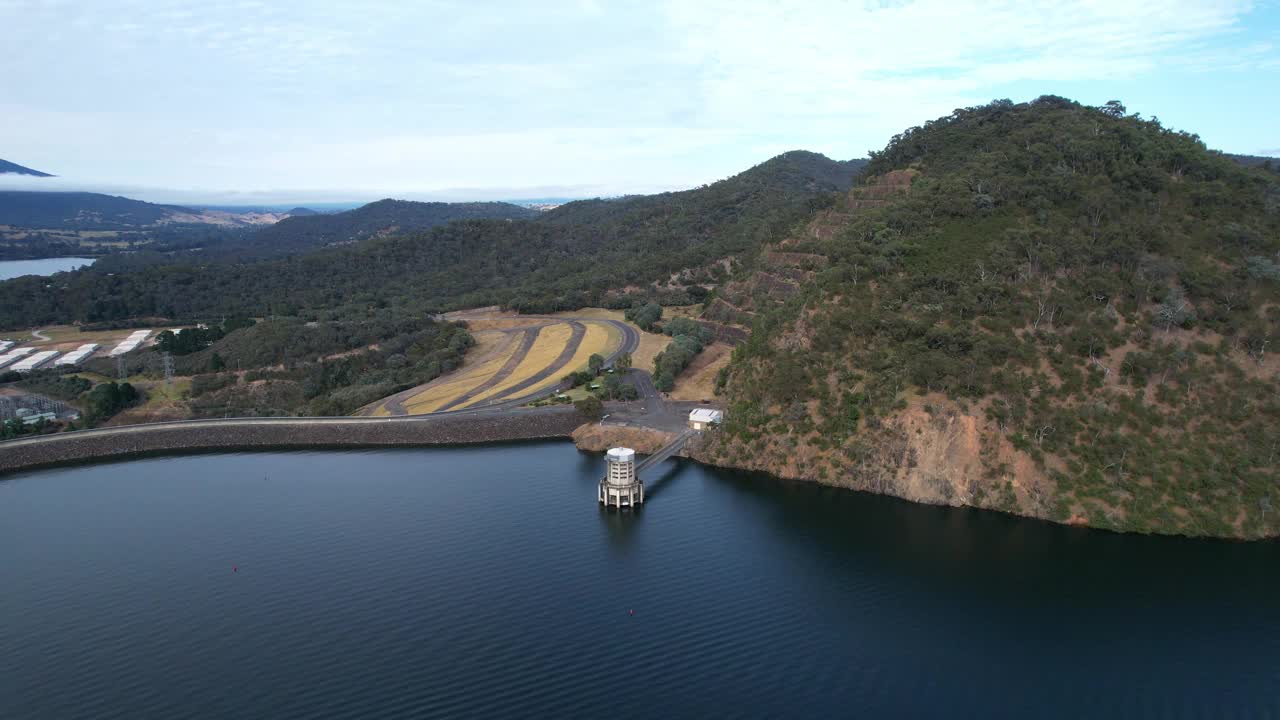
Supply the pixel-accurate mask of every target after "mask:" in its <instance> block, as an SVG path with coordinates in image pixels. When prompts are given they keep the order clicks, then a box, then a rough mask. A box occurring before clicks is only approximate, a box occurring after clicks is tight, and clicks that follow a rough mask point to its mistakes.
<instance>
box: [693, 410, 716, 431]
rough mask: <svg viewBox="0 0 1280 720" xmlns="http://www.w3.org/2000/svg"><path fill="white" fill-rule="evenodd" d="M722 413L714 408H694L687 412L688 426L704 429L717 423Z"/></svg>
mask: <svg viewBox="0 0 1280 720" xmlns="http://www.w3.org/2000/svg"><path fill="white" fill-rule="evenodd" d="M723 419H724V413H722V412H720V411H719V410H716V409H714V408H695V409H694V410H693V411H692V412H690V413H689V427H690V428H693V429H694V430H699V431H701V430H706V429H707V428H709V427H711V426H712V425H719V424H720V421H721V420H723Z"/></svg>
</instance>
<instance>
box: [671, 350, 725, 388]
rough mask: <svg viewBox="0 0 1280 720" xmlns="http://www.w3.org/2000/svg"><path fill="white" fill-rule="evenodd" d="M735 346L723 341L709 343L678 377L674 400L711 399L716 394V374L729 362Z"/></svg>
mask: <svg viewBox="0 0 1280 720" xmlns="http://www.w3.org/2000/svg"><path fill="white" fill-rule="evenodd" d="M732 355H733V347H732V346H730V345H728V344H726V343H722V342H715V343H711V344H710V345H708V346H707V347H706V348H704V349H703V351H702V352H700V353H698V356H697V357H696V358H694V359H693V362H691V363H689V367H687V368H685V369H684V372H682V373H680V377H678V378H676V386H675V388H674V389H672V391H671V399H672V400H693V401H701V400H710V399H712V398H713V397H714V396H715V388H716V375H718V374H719V373H720V368H722V367H724V366H726V365H728V364H729V358H730V357H731V356H732Z"/></svg>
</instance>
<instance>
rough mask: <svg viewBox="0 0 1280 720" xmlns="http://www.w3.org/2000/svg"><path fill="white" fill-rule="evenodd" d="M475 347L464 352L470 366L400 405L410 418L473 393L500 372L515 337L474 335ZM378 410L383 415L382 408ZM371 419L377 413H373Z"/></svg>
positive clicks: (513, 348)
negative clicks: (460, 396)
mask: <svg viewBox="0 0 1280 720" xmlns="http://www.w3.org/2000/svg"><path fill="white" fill-rule="evenodd" d="M474 337H475V338H476V345H475V347H473V348H471V350H470V351H468V352H467V355H468V356H469V357H472V356H474V358H475V360H473V362H472V363H467V362H465V361H464V362H463V365H462V367H461V368H460V369H458V370H457V371H455V372H452V373H450V374H448V375H445V376H444V377H441V378H438V379H437V380H435V381H434V382H431V383H429V384H428V385H427V386H426V387H425V388H423V389H422V392H420V393H418V394H417V395H414V396H413V397H411V398H409V399H408V400H406V401H405V402H404V408H405V410H407V411H408V412H409V414H410V415H423V414H426V413H430V412H435V411H436V410H438V409H440V407H441V406H443V405H446V404H448V403H449V402H450V401H452V400H453V399H454V398H456V397H458V396H459V395H463V394H465V393H467V392H468V391H470V390H472V389H474V388H475V387H476V386H477V385H480V384H481V383H483V382H484V381H485V380H488V379H489V378H491V377H493V374H494V373H496V372H498V370H499V369H501V368H502V366H503V364H505V363H506V362H507V359H508V358H510V357H511V356H512V355H514V354H515V352H516V349H517V348H519V347H520V335H519V334H510V335H509V334H506V333H499V332H486V333H476V334H475V336H474ZM378 410H382V411H383V412H385V410H384V409H383V407H382V406H379V408H378ZM374 414H375V416H377V415H378V411H375V412H374Z"/></svg>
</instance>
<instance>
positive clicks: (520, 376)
mask: <svg viewBox="0 0 1280 720" xmlns="http://www.w3.org/2000/svg"><path fill="white" fill-rule="evenodd" d="M583 324H584V325H585V326H586V329H587V331H586V333H584V334H583V336H582V343H581V344H580V345H579V346H578V350H577V352H576V353H574V355H573V357H572V358H571V359H570V360H569V362H568V363H567V364H566V365H565V366H564V367H563V368H561V369H559V370H557V371H556V372H553V373H551V374H550V375H549V376H547V377H546V378H543V379H542V380H541V381H539V382H538V383H536V384H534V385H531V386H529V387H527V388H524V389H522V390H521V391H520V394H521V395H526V394H529V393H534V392H537V391H539V390H545V389H547V388H549V387H551V386H553V385H555V384H556V383H558V382H560V378H562V377H564V376H565V375H567V374H569V373H571V372H575V371H577V370H585V369H586V367H587V361H588V360H589V359H590V358H591V355H592V354H593V353H599V354H601V355H608V354H609V353H611V352H613V351H615V350H617V349H618V347H619V346H620V345H621V344H622V335H621V333H619V332H618V331H617V330H616V329H614V328H613V327H612V326H610V325H608V324H605V323H596V322H591V321H590V320H587V321H584V323H583ZM552 330H555V331H556V332H555V335H554V336H550V335H548V333H549V332H550V331H552ZM542 333H543V334H542V335H539V336H538V342H537V343H536V344H535V345H534V346H533V348H532V349H530V350H529V355H528V356H527V357H526V358H525V360H524V362H522V363H520V365H519V366H518V367H516V370H515V372H513V373H512V374H511V376H510V377H508V378H507V379H506V380H505V381H503V382H502V383H500V384H499V385H498V386H496V387H494V388H492V389H490V390H489V391H488V392H485V393H484V394H482V395H479V396H477V397H476V398H474V399H473V400H472V402H471V403H469V404H468V406H470V405H475V404H476V403H480V402H484V401H485V400H490V399H494V398H499V397H501V396H502V393H504V392H506V391H508V390H510V389H511V388H513V387H515V386H516V385H518V384H520V383H522V382H524V381H526V380H528V379H529V378H531V377H533V376H534V375H537V374H538V373H540V372H542V371H544V370H546V369H547V368H548V367H549V366H550V365H551V364H552V363H553V362H555V360H556V358H558V357H560V353H561V352H562V351H563V350H564V347H565V344H566V343H568V342H569V339H570V338H571V337H572V335H573V329H572V327H571V326H570V325H569V324H568V323H563V324H557V325H553V326H551V327H549V328H545V329H544V330H543V331H542ZM544 335H548V337H546V338H545V339H544V337H543V336H544ZM544 343H545V344H544ZM540 346H541V347H540ZM540 349H541V350H542V352H541V353H539V350H540ZM535 353H539V354H538V357H537V358H535V357H534V355H535Z"/></svg>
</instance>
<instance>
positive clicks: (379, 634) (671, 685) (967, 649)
mask: <svg viewBox="0 0 1280 720" xmlns="http://www.w3.org/2000/svg"><path fill="white" fill-rule="evenodd" d="M602 467H603V461H602V458H601V456H600V455H593V454H585V453H579V452H578V451H577V450H575V449H574V448H573V446H572V445H569V444H567V443H545V444H523V445H508V446H487V447H475V448H463V449H404V450H380V451H367V452H337V451H324V452H290V453H283V452H279V453H241V454H225V455H197V456H189V457H167V458H151V459H145V460H138V461H132V462H121V463H113V464H106V465H97V466H82V467H74V468H68V469H57V470H49V471H44V472H39V473H31V474H26V475H18V476H11V477H10V479H8V480H5V481H0V718H4V719H5V720H17V719H19V718H130V719H131V720H136V719H139V718H166V719H169V718H389V717H450V718H452V717H485V718H497V717H548V718H550V717H555V718H569V717H656V718H666V717H670V718H676V717H679V718H684V717H689V718H707V717H782V716H787V717H806V718H807V717H836V716H838V717H855V716H856V717H982V718H991V717H1017V718H1027V717H1063V718H1081V717H1090V718H1095V717H1115V718H1135V717H1179V718H1181V717H1204V718H1268V717H1270V718H1275V717H1280V544H1278V543H1274V542H1271V543H1254V544H1245V543H1231V542H1211V541H1191V540H1183V539H1170V538H1151V537H1137V536H1124V535H1114V534H1108V533H1103V532H1096V531H1088V530H1082V529H1073V528H1065V527H1059V526H1054V525H1049V524H1045V523H1039V522H1033V521H1026V520H1019V519H1015V518H1010V517H1005V516H1001V515H996V514H990V513H982V512H975V511H964V510H954V509H945V508H933V507H923V506H916V505H911V504H908V503H905V502H901V501H897V500H893V499H888V498H882V497H875V496H869V495H862V494H857V493H852V492H843V491H838V490H833V489H827V488H821V487H816V486H811V485H802V484H791V483H783V482H779V481H776V480H772V479H769V478H765V477H761V476H755V475H747V474H742V473H735V472H727V471H719V470H714V469H709V468H704V467H701V466H698V465H695V464H692V463H688V462H685V461H669V462H668V463H666V464H665V465H664V466H662V467H661V468H659V471H660V472H658V473H657V474H653V475H651V476H650V477H649V478H648V479H647V480H648V485H649V502H648V503H647V504H646V505H645V507H644V508H643V509H642V511H641V512H640V513H638V514H636V515H630V514H622V515H619V514H617V513H609V512H603V511H601V510H600V509H599V508H598V507H597V505H596V502H595V481H596V478H597V476H598V475H599V474H600V473H601V471H602ZM233 568H235V570H233ZM633 611H634V614H633Z"/></svg>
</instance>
